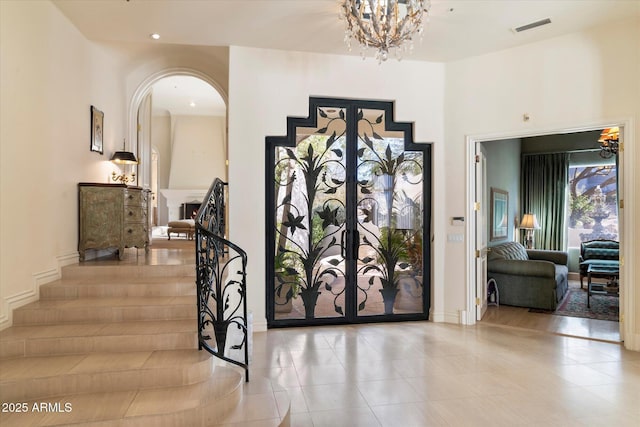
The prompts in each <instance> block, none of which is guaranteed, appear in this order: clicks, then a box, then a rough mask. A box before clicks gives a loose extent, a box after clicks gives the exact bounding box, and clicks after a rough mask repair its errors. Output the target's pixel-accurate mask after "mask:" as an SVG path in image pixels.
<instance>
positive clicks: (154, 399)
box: [0, 367, 244, 427]
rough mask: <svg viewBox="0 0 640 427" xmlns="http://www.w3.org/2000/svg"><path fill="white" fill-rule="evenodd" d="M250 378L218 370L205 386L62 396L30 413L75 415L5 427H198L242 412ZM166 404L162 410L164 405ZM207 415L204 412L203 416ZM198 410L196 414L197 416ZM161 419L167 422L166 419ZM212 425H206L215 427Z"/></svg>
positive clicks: (30, 416)
mask: <svg viewBox="0 0 640 427" xmlns="http://www.w3.org/2000/svg"><path fill="white" fill-rule="evenodd" d="M243 381H244V377H243V374H242V373H241V372H239V371H238V370H236V369H233V368H227V367H216V369H215V370H214V372H213V373H212V375H211V376H210V377H209V378H208V379H207V380H206V381H202V382H198V383H195V384H190V385H183V386H175V387H163V388H159V389H144V390H132V391H119V392H101V393H84V394H71V395H60V396H55V397H54V398H49V399H44V400H43V399H37V400H33V401H28V400H27V401H25V403H26V404H27V406H28V407H29V408H32V407H33V404H39V403H40V402H51V403H54V404H55V403H59V405H60V407H61V408H63V409H64V408H65V406H64V405H65V403H69V404H70V405H71V408H72V410H71V411H69V412H64V411H60V412H35V411H34V412H27V413H3V414H0V415H1V417H0V421H1V423H2V425H3V427H9V426H25V425H70V424H74V425H75V424H78V425H81V424H82V423H101V422H113V423H117V424H118V425H123V424H122V423H123V422H124V425H129V423H131V425H141V426H143V425H154V424H155V422H159V421H161V420H162V421H166V420H167V418H170V419H172V420H174V421H175V424H165V423H163V425H195V424H196V423H197V422H198V421H200V420H203V419H211V418H212V417H215V418H223V417H224V416H226V415H228V414H229V413H230V412H231V411H232V410H233V409H234V407H236V406H237V404H238V402H239V401H240V398H241V394H242V387H243ZM159 402H161V404H158V403H159ZM198 409H201V411H197V410H198ZM194 410H196V411H194ZM160 417H161V418H160ZM210 424H211V422H209V423H207V424H205V425H210Z"/></svg>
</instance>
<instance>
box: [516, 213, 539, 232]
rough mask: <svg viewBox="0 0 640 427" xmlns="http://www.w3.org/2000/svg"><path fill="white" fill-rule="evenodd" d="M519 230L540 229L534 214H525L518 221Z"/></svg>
mask: <svg viewBox="0 0 640 427" xmlns="http://www.w3.org/2000/svg"><path fill="white" fill-rule="evenodd" d="M520 228H524V229H528V230H533V229H538V228H540V225H539V224H538V220H537V219H536V214H532V213H527V214H524V216H523V217H522V221H520Z"/></svg>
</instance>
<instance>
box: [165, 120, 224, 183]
mask: <svg viewBox="0 0 640 427" xmlns="http://www.w3.org/2000/svg"><path fill="white" fill-rule="evenodd" d="M225 126H226V120H225V118H224V117H214V116H172V118H171V169H170V171H169V187H168V188H170V189H208V188H209V186H211V183H212V182H213V180H214V178H216V177H218V178H220V179H222V180H223V181H224V180H226V166H225V161H226V156H225V152H226V141H225V139H226V138H225Z"/></svg>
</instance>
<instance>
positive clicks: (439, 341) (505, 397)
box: [129, 243, 640, 427]
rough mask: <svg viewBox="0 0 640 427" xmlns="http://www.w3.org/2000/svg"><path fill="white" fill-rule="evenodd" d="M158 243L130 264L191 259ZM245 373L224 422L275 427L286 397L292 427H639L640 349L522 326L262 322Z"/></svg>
mask: <svg viewBox="0 0 640 427" xmlns="http://www.w3.org/2000/svg"><path fill="white" fill-rule="evenodd" d="M172 244H173V243H172ZM159 246H160V245H158V246H156V249H154V250H152V251H151V255H146V256H145V255H141V252H142V251H138V252H137V253H136V257H135V259H133V260H131V261H130V262H134V263H136V264H145V263H157V264H163V263H175V262H187V263H189V262H192V255H191V253H192V252H191V251H190V250H188V251H180V250H179V249H178V250H174V249H173V248H169V249H166V248H162V249H160V248H159ZM159 249H160V250H159ZM181 252H186V253H185V254H181ZM129 259H131V258H129ZM145 259H146V261H145ZM150 261H151V262H150ZM554 332H556V331H554ZM556 333H557V332H556ZM250 369H251V376H252V382H251V383H249V384H248V385H247V386H246V388H245V394H246V397H245V403H247V404H248V406H244V405H243V407H242V411H237V412H238V413H234V414H232V416H231V417H230V419H228V423H229V424H225V426H236V427H239V426H255V427H257V426H267V425H268V426H272V425H276V424H275V423H274V422H275V420H274V419H273V415H274V414H276V413H278V411H279V412H280V413H284V412H285V411H286V405H287V403H288V399H290V401H291V425H292V426H294V427H307V426H314V427H321V426H330V427H339V426H349V427H353V426H366V427H372V426H398V427H412V426H416V427H424V426H432V425H433V426H502V425H504V426H600V425H601V426H634V427H637V426H638V425H640V353H639V352H630V351H627V350H625V349H624V348H623V347H622V346H621V345H620V344H619V343H611V342H602V341H593V340H586V339H581V338H574V337H568V336H561V335H557V334H554V333H549V332H539V331H534V330H527V329H524V328H513V327H504V326H498V325H492V324H489V323H479V324H478V325H476V326H473V327H464V326H459V325H451V324H440V323H432V322H404V323H388V324H369V325H352V326H325V327H308V328H289V329H272V330H269V331H268V332H261V333H255V334H254V336H253V353H252V362H251V367H250ZM260 378H268V379H270V380H271V382H269V381H264V380H261V379H260ZM248 407H251V408H253V409H247V408H248Z"/></svg>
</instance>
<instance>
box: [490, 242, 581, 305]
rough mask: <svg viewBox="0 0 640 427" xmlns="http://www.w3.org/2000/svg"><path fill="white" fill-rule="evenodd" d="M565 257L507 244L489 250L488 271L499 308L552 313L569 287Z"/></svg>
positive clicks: (559, 254)
mask: <svg viewBox="0 0 640 427" xmlns="http://www.w3.org/2000/svg"><path fill="white" fill-rule="evenodd" d="M567 262H568V255H567V253H566V252H563V251H547V250H535V249H529V250H527V249H525V248H524V246H522V245H521V244H520V243H518V242H507V243H503V244H500V245H497V246H493V247H491V248H490V249H489V256H488V264H487V271H488V276H489V278H492V279H494V280H495V281H496V284H497V286H498V291H499V295H500V305H503V304H504V305H515V306H519V307H529V308H539V309H546V310H555V308H556V306H557V305H558V303H559V302H560V301H562V298H563V297H564V295H565V293H566V292H567V288H568V275H569V268H568V265H567Z"/></svg>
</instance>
